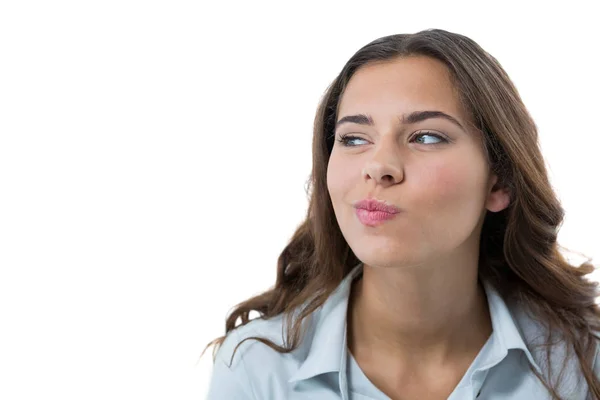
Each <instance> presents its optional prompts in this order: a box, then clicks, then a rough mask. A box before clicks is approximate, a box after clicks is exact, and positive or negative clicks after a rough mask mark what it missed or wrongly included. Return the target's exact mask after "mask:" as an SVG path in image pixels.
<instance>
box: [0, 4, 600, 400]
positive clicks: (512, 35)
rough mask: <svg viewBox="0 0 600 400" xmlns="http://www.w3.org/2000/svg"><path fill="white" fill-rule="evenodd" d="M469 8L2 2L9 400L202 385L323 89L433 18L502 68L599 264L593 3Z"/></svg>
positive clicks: (161, 392) (166, 391)
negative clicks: (352, 62)
mask: <svg viewBox="0 0 600 400" xmlns="http://www.w3.org/2000/svg"><path fill="white" fill-rule="evenodd" d="M591 3H592V2H589V4H591ZM415 4H417V5H415ZM481 4H485V3H483V2H473V3H472V4H466V3H462V4H461V2H455V1H454V2H444V3H440V4H435V2H431V1H427V2H405V1H390V2H376V1H370V2H365V1H361V2H357V3H352V2H349V1H344V2H325V1H320V2H319V4H318V5H317V3H316V2H315V3H314V4H311V3H305V2H303V3H302V5H301V4H300V3H299V2H298V3H294V5H292V3H291V2H277V3H276V2H273V3H270V4H269V3H266V2H258V1H252V2H242V1H239V2H221V3H219V4H218V5H216V3H215V2H197V1H196V2H193V1H174V0H171V1H129V0H127V1H126V0H119V1H115V0H113V1H106V0H105V1H95V2H93V1H53V2H42V1H38V2H31V1H26V0H21V1H5V2H2V3H1V5H0V135H1V136H0V137H1V141H0V398H2V399H41V398H60V399H108V398H110V399H142V398H143V399H203V398H204V397H205V395H206V390H207V385H208V381H209V374H210V368H211V352H210V350H209V351H207V352H206V353H205V355H204V357H203V358H202V359H200V361H198V360H199V356H200V353H201V351H202V350H203V349H204V346H205V345H206V344H207V343H208V342H209V341H210V340H212V339H213V338H215V337H217V336H220V335H222V334H223V333H224V321H225V317H226V314H227V313H228V311H229V310H230V309H231V308H232V307H233V306H234V305H235V304H237V303H238V302H241V301H243V300H245V299H247V298H248V297H250V296H252V295H255V294H258V293H259V292H261V291H263V290H265V289H267V288H269V287H270V286H271V285H272V284H273V283H274V279H275V265H276V260H277V256H278V255H279V253H280V251H281V250H282V249H283V247H284V246H285V244H286V243H287V241H288V239H289V238H290V236H291V235H292V233H293V232H294V230H295V228H296V226H297V225H298V224H299V223H300V222H301V220H302V218H303V217H304V215H305V211H306V207H307V198H306V194H305V184H306V180H307V179H308V177H309V174H310V167H311V139H312V122H313V118H314V113H315V110H316V106H317V103H318V101H319V99H320V96H321V95H322V94H323V91H324V90H325V88H326V86H327V85H328V84H329V83H330V82H331V80H333V78H334V77H335V76H336V75H337V73H338V72H339V71H340V69H341V68H342V67H343V65H344V63H345V62H346V61H347V60H348V58H350V57H351V56H352V54H353V53H354V52H355V51H357V50H358V49H359V48H360V47H362V46H363V45H365V44H367V43H368V42H370V41H371V40H374V39H376V38H378V37H381V36H384V35H388V34H393V33H412V32H416V31H418V30H421V29H427V28H442V29H446V30H450V31H454V32H457V33H461V34H464V35H467V36H469V37H471V38H472V39H474V40H475V41H476V42H478V43H479V44H480V45H481V46H482V47H483V48H484V49H486V50H487V51H489V52H490V53H491V54H492V55H494V56H495V57H496V58H497V59H498V60H499V61H500V62H501V64H502V65H503V66H504V68H505V69H506V71H507V72H508V74H509V75H510V76H511V78H512V79H513V81H514V82H515V84H516V86H517V88H518V90H519V92H520V94H521V95H522V97H523V100H524V101H525V104H526V105H527V107H528V108H529V110H530V112H531V114H532V115H533V117H534V119H535V121H536V123H537V125H538V128H539V132H540V140H541V143H542V147H543V152H544V155H545V157H546V161H547V164H548V167H549V170H550V175H551V179H552V183H553V185H554V186H555V188H556V191H557V193H558V194H559V197H560V199H561V200H562V202H563V205H564V207H565V209H566V212H567V217H566V219H565V223H564V225H563V227H562V230H561V231H560V235H559V241H560V243H561V244H563V245H565V246H567V247H569V248H571V249H573V250H575V251H579V252H582V253H584V254H585V255H587V256H590V257H593V258H594V260H593V262H595V263H596V264H597V263H598V261H597V258H598V257H599V256H600V250H599V249H600V248H599V246H598V234H597V227H598V226H599V225H600V217H599V216H598V213H597V212H596V205H597V202H598V200H597V193H598V183H599V181H600V180H599V179H598V176H597V174H598V163H597V161H594V159H596V160H597V156H598V146H600V139H599V137H600V132H599V131H600V129H599V128H598V126H599V125H598V123H597V116H598V113H599V111H598V106H599V101H598V97H597V96H598V93H599V92H600V78H599V75H598V71H599V70H600V67H599V64H598V58H597V49H598V39H599V37H598V33H597V29H596V27H595V26H596V24H597V18H596V17H597V14H595V13H594V12H592V7H591V5H586V3H584V2H577V1H569V2H568V3H566V4H561V5H559V6H548V5H547V3H546V2H544V3H542V2H539V3H538V4H535V3H534V2H524V1H519V2H515V3H513V4H510V3H508V2H503V3H502V4H500V3H493V4H494V5H495V6H494V8H489V9H486V8H485V7H484V6H482V5H481ZM530 4H531V5H530ZM596 278H597V275H596Z"/></svg>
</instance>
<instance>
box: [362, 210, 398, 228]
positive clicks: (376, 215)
mask: <svg viewBox="0 0 600 400" xmlns="http://www.w3.org/2000/svg"><path fill="white" fill-rule="evenodd" d="M397 214H398V213H397V212H394V213H389V212H386V211H369V210H365V209H364V208H357V209H356V216H357V217H358V220H359V221H360V222H361V223H363V224H364V225H367V226H377V225H381V224H383V223H384V222H385V221H389V220H391V219H392V218H394V217H396V215H397Z"/></svg>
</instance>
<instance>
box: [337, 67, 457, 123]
mask: <svg viewBox="0 0 600 400" xmlns="http://www.w3.org/2000/svg"><path fill="white" fill-rule="evenodd" d="M415 110H439V111H443V112H446V113H449V114H451V115H455V116H457V117H459V118H461V119H464V117H465V116H464V113H463V110H462V107H461V105H460V101H459V97H458V93H457V91H456V89H455V87H454V86H453V84H452V81H451V78H450V72H449V70H448V68H447V67H446V66H445V65H444V64H443V63H442V62H441V61H439V60H436V59H434V58H431V57H424V56H410V57H403V58H397V59H394V60H391V61H384V62H376V63H372V64H367V65H365V66H363V67H361V68H359V69H358V70H357V71H356V72H355V73H354V75H353V76H352V78H350V81H349V82H348V85H347V86H346V89H345V90H344V93H343V95H342V98H341V101H340V104H339V108H338V115H340V116H341V115H343V114H351V113H354V112H357V113H358V112H363V113H372V114H374V115H376V114H380V115H384V114H386V113H391V114H393V115H398V114H401V113H405V112H407V113H408V112H411V111H415ZM374 118H375V119H377V117H376V116H374Z"/></svg>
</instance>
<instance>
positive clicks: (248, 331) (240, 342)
mask: <svg viewBox="0 0 600 400" xmlns="http://www.w3.org/2000/svg"><path fill="white" fill-rule="evenodd" d="M284 334H285V331H284V318H283V316H277V317H274V318H271V319H268V320H266V319H261V318H257V319H253V320H251V321H250V322H248V323H246V324H245V325H241V326H238V327H236V328H235V329H233V330H232V331H230V332H229V333H228V334H227V336H226V337H225V340H224V341H223V343H222V344H221V346H220V347H219V350H218V352H217V358H220V359H221V360H223V361H224V362H226V363H227V365H230V368H232V369H236V368H239V366H240V364H243V363H246V364H247V363H253V362H255V361H257V360H258V359H263V360H264V357H272V354H271V353H273V352H276V350H275V349H272V348H270V347H268V346H267V345H266V344H263V343H261V342H260V341H258V340H256V339H254V338H255V337H259V338H261V339H265V340H268V341H271V342H273V343H274V344H276V345H278V346H283V344H284V340H283V339H284Z"/></svg>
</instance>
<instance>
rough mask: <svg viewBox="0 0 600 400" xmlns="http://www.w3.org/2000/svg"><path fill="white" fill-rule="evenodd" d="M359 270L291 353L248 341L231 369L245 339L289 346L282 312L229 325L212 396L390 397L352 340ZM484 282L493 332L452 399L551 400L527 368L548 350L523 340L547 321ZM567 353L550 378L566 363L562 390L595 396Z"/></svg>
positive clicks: (579, 397) (557, 353)
mask: <svg viewBox="0 0 600 400" xmlns="http://www.w3.org/2000/svg"><path fill="white" fill-rule="evenodd" d="M361 272H362V263H360V264H358V265H357V266H356V267H355V268H354V269H353V270H352V271H351V272H350V273H349V274H348V276H347V277H345V278H344V280H343V281H342V282H341V284H340V285H339V286H338V287H337V289H336V290H335V291H334V292H333V293H332V294H331V296H329V298H328V299H327V301H326V302H325V303H324V304H323V305H322V306H321V307H319V308H318V309H317V310H316V311H315V312H314V313H313V314H312V315H311V316H310V317H308V318H307V320H308V322H305V323H304V326H306V327H307V328H308V329H307V331H306V333H305V336H304V340H302V342H301V344H300V346H299V347H298V348H297V349H296V350H294V351H293V352H291V353H288V354H280V353H278V352H277V351H275V350H274V349H271V348H270V347H268V346H266V345H265V344H263V343H261V342H259V341H256V340H254V339H250V340H247V341H245V342H244V343H243V344H242V345H240V346H239V347H238V350H237V352H236V353H235V357H234V359H233V363H232V365H231V367H229V362H230V360H231V355H232V353H233V349H234V348H235V346H236V345H237V344H238V343H239V342H240V341H241V340H242V339H244V338H246V337H250V336H260V337H265V338H268V339H270V340H271V341H273V342H274V343H276V344H278V345H283V343H284V342H283V337H284V332H283V329H284V328H283V327H284V318H283V317H282V316H281V315H280V316H277V317H274V318H272V319H270V320H263V319H254V320H252V321H250V322H249V323H247V324H246V325H244V326H241V327H239V328H236V329H235V330H233V331H231V332H230V333H229V335H228V336H227V338H226V339H225V341H224V342H223V344H222V345H221V347H220V348H219V351H218V352H217V357H216V360H215V364H214V366H213V372H212V378H211V381H210V387H209V393H208V400H266V399H273V400H294V399H319V400H334V399H336V400H337V399H343V400H370V399H376V400H379V399H385V400H388V399H389V397H388V396H386V395H385V394H384V393H383V392H382V391H380V390H379V389H378V388H377V387H376V386H375V385H373V383H371V382H370V381H369V379H368V378H367V377H366V376H365V374H364V373H363V372H362V370H361V369H360V367H359V365H358V364H357V363H356V360H354V357H352V354H351V353H350V352H349V351H348V347H347V343H346V312H347V307H348V296H349V294H350V288H351V284H352V281H353V280H354V278H356V277H357V276H358V275H359V274H360V273H361ZM483 286H484V288H485V293H486V295H487V299H488V304H489V310H490V315H491V320H492V329H493V332H492V334H491V335H490V337H489V339H488V341H487V342H486V343H485V345H484V346H483V347H482V348H481V350H480V351H479V353H478V355H477V356H476V358H475V359H474V360H473V362H472V363H471V365H470V366H469V368H468V370H467V372H466V373H465V375H464V376H463V377H462V380H461V381H460V382H459V384H458V385H457V386H456V388H455V389H454V391H453V392H452V393H451V395H450V397H449V398H448V399H449V400H471V399H476V398H477V399H478V400H508V399H510V400H521V399H522V400H532V399H536V400H545V399H548V400H551V396H550V394H549V393H548V391H547V390H546V389H545V387H544V386H543V385H542V383H541V382H539V380H538V378H537V377H536V376H535V375H534V374H533V372H531V371H530V370H529V366H528V361H529V362H530V363H531V364H532V365H533V367H534V368H536V369H537V370H538V371H541V369H540V365H541V363H540V361H542V360H545V350H544V349H543V348H540V349H538V350H530V348H528V347H527V346H526V345H525V343H526V341H527V342H528V343H530V345H532V344H535V343H540V341H543V339H544V332H545V331H544V330H543V328H542V325H540V324H539V323H537V322H536V321H535V320H534V319H532V318H531V317H529V316H528V315H526V314H525V312H523V310H521V309H519V308H518V307H516V306H514V305H512V306H510V305H508V304H507V303H506V302H505V301H504V300H503V299H502V297H501V296H500V295H499V293H498V292H496V290H494V288H493V287H492V286H491V285H489V284H488V283H487V282H483ZM540 335H541V336H540ZM573 354H574V353H573ZM564 355H565V346H564V345H563V342H560V344H559V345H558V346H557V347H556V348H555V349H553V350H552V352H551V363H552V364H553V369H552V371H551V375H552V379H556V377H557V376H558V373H559V372H560V369H561V368H562V367H563V365H565V363H566V370H565V373H564V374H565V375H564V376H563V380H562V382H563V383H562V385H561V386H560V387H559V388H558V393H559V394H560V395H561V397H563V398H565V399H568V400H587V399H589V398H591V397H588V396H589V395H588V386H587V383H586V381H585V378H584V377H583V374H582V373H581V372H579V369H578V368H579V366H578V360H577V358H576V357H574V355H573V356H571V357H570V358H569V359H568V360H567V361H565V356H564ZM597 359H598V351H597V352H596V360H597ZM538 363H540V364H538ZM594 371H595V373H596V375H600V362H596V361H594ZM546 374H548V372H546ZM542 376H546V377H547V376H548V375H545V374H544V373H542ZM552 382H553V383H554V382H555V381H554V380H553V381H552Z"/></svg>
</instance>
